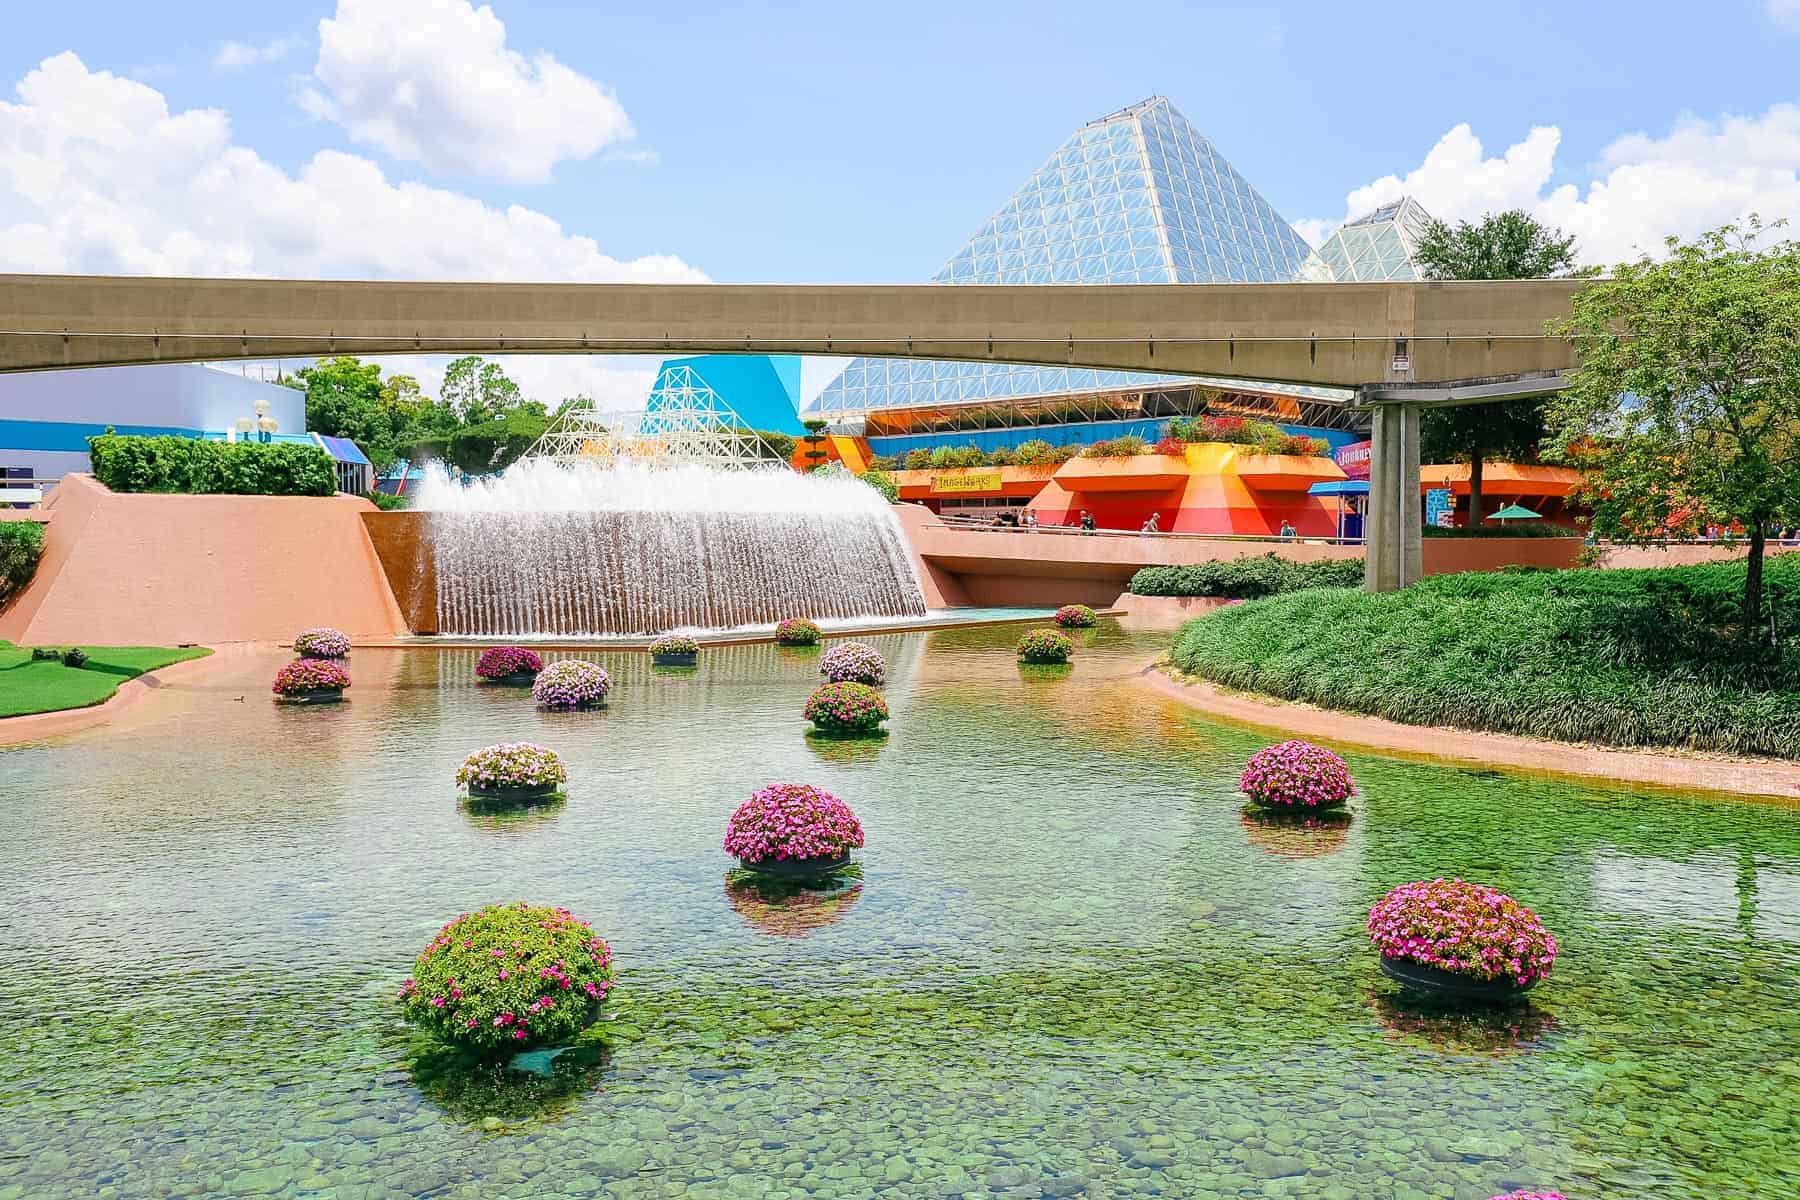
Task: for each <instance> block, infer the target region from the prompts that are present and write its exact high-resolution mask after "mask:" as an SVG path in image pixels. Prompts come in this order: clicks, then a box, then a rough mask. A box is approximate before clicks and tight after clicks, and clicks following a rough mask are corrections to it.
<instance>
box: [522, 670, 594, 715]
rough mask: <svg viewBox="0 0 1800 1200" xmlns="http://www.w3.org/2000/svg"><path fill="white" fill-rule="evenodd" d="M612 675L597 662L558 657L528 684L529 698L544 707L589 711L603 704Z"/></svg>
mask: <svg viewBox="0 0 1800 1200" xmlns="http://www.w3.org/2000/svg"><path fill="white" fill-rule="evenodd" d="M611 690H612V676H610V675H608V674H607V673H606V668H605V667H602V666H601V665H600V664H598V663H591V662H588V661H586V660H584V659H579V658H562V659H558V660H557V661H555V662H553V663H551V664H550V665H549V666H547V667H545V668H544V669H543V670H542V671H539V672H538V677H537V679H536V680H535V681H533V683H532V685H531V696H532V699H534V700H536V701H537V702H538V704H539V705H541V706H542V707H544V708H564V709H567V708H592V707H594V706H595V705H598V704H604V703H605V702H606V693H608V692H610V691H611Z"/></svg>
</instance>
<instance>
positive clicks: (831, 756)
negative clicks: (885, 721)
mask: <svg viewBox="0 0 1800 1200" xmlns="http://www.w3.org/2000/svg"><path fill="white" fill-rule="evenodd" d="M887 744H888V731H887V730H885V729H883V730H880V731H879V732H876V733H859V734H843V733H831V732H828V731H826V730H823V729H809V730H807V731H806V746H807V749H809V750H811V751H812V752H813V753H814V754H816V755H818V756H819V760H820V761H821V762H828V763H836V764H838V765H840V766H849V765H852V764H857V763H872V762H874V761H875V760H876V759H877V758H880V757H881V752H882V750H883V749H884V748H885V747H886V746H887Z"/></svg>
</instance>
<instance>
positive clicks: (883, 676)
mask: <svg viewBox="0 0 1800 1200" xmlns="http://www.w3.org/2000/svg"><path fill="white" fill-rule="evenodd" d="M819 674H821V675H823V676H824V677H825V678H826V679H829V680H830V681H831V682H832V683H866V684H868V685H869V686H870V687H880V686H881V685H882V684H884V683H886V682H887V659H885V658H883V657H881V651H879V650H877V649H876V648H875V647H873V646H870V645H868V644H866V643H864V642H839V643H838V644H837V645H835V646H833V647H832V648H831V649H829V650H827V651H825V653H824V654H822V655H820V656H819Z"/></svg>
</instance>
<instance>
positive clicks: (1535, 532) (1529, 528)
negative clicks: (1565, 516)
mask: <svg viewBox="0 0 1800 1200" xmlns="http://www.w3.org/2000/svg"><path fill="white" fill-rule="evenodd" d="M1419 532H1420V533H1421V534H1422V535H1423V536H1425V537H1428V538H1578V537H1581V536H1582V532H1581V530H1579V529H1570V528H1569V527H1568V526H1566V525H1543V524H1540V523H1538V522H1536V521H1514V522H1512V523H1511V524H1508V525H1497V524H1496V525H1476V526H1474V527H1472V528H1470V527H1466V526H1462V525H1458V526H1456V527H1455V528H1453V529H1445V528H1444V527H1443V526H1441V525H1426V526H1424V527H1422V528H1421V529H1420V530H1419Z"/></svg>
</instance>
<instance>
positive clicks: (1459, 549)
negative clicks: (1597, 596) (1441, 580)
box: [1421, 537, 1581, 575]
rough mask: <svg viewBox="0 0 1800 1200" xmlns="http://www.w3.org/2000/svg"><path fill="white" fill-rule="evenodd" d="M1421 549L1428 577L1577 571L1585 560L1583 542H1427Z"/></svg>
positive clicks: (1573, 539) (1539, 539)
mask: <svg viewBox="0 0 1800 1200" xmlns="http://www.w3.org/2000/svg"><path fill="white" fill-rule="evenodd" d="M1421 549H1422V557H1423V559H1424V564H1425V566H1424V569H1425V573H1426V574H1427V575H1454V574H1457V573H1458V572H1461V571H1497V570H1499V569H1500V568H1501V567H1513V566H1518V567H1556V568H1561V567H1573V566H1575V565H1576V562H1577V560H1578V559H1580V557H1581V539H1580V538H1578V537H1566V538H1545V537H1536V538H1529V537H1524V538H1501V537H1493V538H1425V539H1424V542H1423V546H1422V548H1421Z"/></svg>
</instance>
